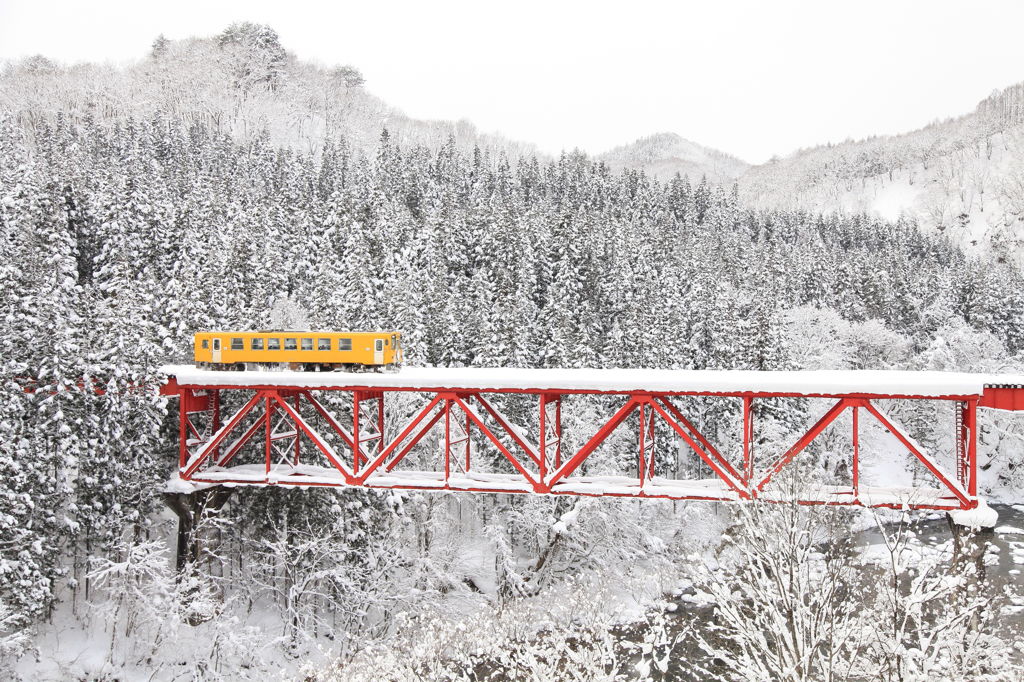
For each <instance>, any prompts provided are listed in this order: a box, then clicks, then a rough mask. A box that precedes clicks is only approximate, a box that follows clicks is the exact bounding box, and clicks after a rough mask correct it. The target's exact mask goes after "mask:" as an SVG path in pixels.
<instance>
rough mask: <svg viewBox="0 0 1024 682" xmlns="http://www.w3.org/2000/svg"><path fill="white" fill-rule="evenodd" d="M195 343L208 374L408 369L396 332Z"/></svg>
mask: <svg viewBox="0 0 1024 682" xmlns="http://www.w3.org/2000/svg"><path fill="white" fill-rule="evenodd" d="M194 343H195V351H194V352H195V363H196V366H197V367H201V368H203V369H217V370H239V371H244V370H250V371H251V370H281V369H289V370H296V371H305V372H331V371H385V370H395V369H398V368H400V367H401V365H402V335H401V333H399V332H396V331H389V332H325V331H315V332H299V331H257V332H230V331H202V332H197V333H196V334H195V340H194Z"/></svg>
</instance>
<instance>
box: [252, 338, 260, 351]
mask: <svg viewBox="0 0 1024 682" xmlns="http://www.w3.org/2000/svg"><path fill="white" fill-rule="evenodd" d="M249 347H250V348H251V349H252V350H263V339H253V340H252V342H251V343H250V344H249Z"/></svg>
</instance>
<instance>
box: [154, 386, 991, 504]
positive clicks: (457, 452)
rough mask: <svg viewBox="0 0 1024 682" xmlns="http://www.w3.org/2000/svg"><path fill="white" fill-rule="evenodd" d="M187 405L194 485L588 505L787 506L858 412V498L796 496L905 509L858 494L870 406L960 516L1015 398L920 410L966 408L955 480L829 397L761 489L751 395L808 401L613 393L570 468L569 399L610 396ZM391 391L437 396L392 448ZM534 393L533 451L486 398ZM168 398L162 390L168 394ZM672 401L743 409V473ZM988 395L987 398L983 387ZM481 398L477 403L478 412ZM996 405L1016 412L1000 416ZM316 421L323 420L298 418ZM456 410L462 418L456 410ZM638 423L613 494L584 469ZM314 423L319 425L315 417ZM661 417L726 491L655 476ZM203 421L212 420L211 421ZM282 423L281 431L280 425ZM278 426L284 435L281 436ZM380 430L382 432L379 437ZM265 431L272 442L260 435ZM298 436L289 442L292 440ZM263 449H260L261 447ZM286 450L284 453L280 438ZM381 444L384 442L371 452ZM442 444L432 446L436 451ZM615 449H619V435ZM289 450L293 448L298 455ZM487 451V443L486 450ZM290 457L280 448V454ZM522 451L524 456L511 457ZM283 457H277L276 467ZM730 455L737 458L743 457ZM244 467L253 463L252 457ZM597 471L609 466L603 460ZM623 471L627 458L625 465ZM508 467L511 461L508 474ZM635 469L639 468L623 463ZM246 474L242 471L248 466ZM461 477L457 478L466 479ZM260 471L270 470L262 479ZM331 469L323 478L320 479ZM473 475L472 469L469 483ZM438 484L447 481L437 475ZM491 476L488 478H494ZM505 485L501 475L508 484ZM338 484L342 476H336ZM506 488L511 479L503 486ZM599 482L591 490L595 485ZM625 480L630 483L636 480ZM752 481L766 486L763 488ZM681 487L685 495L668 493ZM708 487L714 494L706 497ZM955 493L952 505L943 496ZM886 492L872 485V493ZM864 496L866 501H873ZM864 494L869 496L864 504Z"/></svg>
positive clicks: (286, 397)
mask: <svg viewBox="0 0 1024 682" xmlns="http://www.w3.org/2000/svg"><path fill="white" fill-rule="evenodd" d="M167 386H168V387H173V388H174V390H175V392H176V396H177V397H178V398H179V405H180V412H179V439H180V443H179V458H178V459H179V470H180V471H179V475H180V477H181V478H182V479H184V480H186V481H193V482H196V483H209V484H214V485H216V484H233V485H267V484H275V485H292V486H361V487H367V488H387V489H402V490H438V489H449V490H459V491H470V492H486V493H494V492H503V493H527V494H531V493H533V494H535V493H544V494H554V495H577V496H585V497H595V496H602V497H637V498H650V499H693V500H720V501H735V500H741V499H749V498H752V497H755V496H758V497H762V498H764V499H770V500H771V501H779V499H780V498H779V496H778V492H777V491H775V490H774V488H772V489H769V485H770V484H771V481H772V478H773V477H774V476H776V475H777V474H779V472H781V471H782V470H783V469H785V468H786V467H787V466H788V465H789V464H790V463H791V462H792V461H793V460H794V459H795V458H796V457H797V456H798V455H799V454H800V453H801V452H802V451H803V450H805V449H806V448H807V447H808V446H809V445H810V444H811V443H812V442H814V441H815V440H816V439H817V438H818V437H819V436H820V435H821V434H822V433H823V432H824V431H825V429H827V428H828V427H829V425H830V424H832V423H833V422H834V421H835V420H836V419H837V418H838V417H839V415H840V414H841V413H842V412H843V411H844V410H846V409H847V408H850V409H851V411H852V418H853V434H852V446H853V448H852V449H853V453H852V467H851V476H852V489H850V490H848V491H842V490H840V491H835V490H832V491H831V492H829V493H828V494H827V495H825V496H818V497H814V496H811V495H809V496H808V497H807V498H806V499H799V500H797V501H799V502H800V503H801V504H809V505H817V504H822V505H830V506H831V505H848V504H872V505H873V506H883V507H893V508H898V507H901V506H904V505H903V504H902V503H896V502H892V501H891V500H889V499H886V498H884V497H881V498H877V499H875V500H874V501H872V500H871V499H870V495H871V494H872V493H869V492H866V491H868V490H870V489H867V488H864V487H863V482H862V481H861V456H862V453H861V440H860V434H859V427H860V421H859V418H860V408H862V407H863V408H865V409H866V410H867V411H868V413H870V414H871V415H872V416H873V417H875V419H877V420H878V422H879V423H880V424H881V425H882V426H883V427H885V428H886V429H888V430H889V431H890V432H891V433H892V434H893V436H894V437H895V438H897V439H898V440H899V441H900V442H901V443H902V444H903V445H904V447H906V449H907V450H908V452H909V453H910V454H912V455H913V456H914V457H915V458H917V459H918V460H919V461H921V462H922V464H924V466H925V467H926V469H927V470H928V471H929V472H930V473H931V474H932V475H933V476H934V478H935V481H936V482H937V483H938V484H940V486H941V487H940V489H939V490H937V491H935V490H933V493H932V494H933V497H932V498H930V499H929V500H925V501H923V502H922V503H920V504H913V503H911V504H910V506H912V507H915V508H928V509H956V508H971V507H973V506H975V505H976V504H977V408H978V407H991V406H994V405H993V402H999V401H1002V403H1000V404H1004V405H1005V404H1009V403H1007V400H1009V399H1008V398H1006V397H1005V396H1001V394H993V395H996V397H991V396H989V397H979V396H945V397H943V398H934V397H921V398H917V399H919V400H947V401H957V403H958V404H957V412H956V415H957V420H956V421H957V424H956V438H955V441H956V448H957V451H956V464H955V471H954V472H952V473H949V472H946V471H943V469H942V468H941V467H940V466H938V464H937V462H938V460H936V459H934V458H932V457H931V456H929V455H928V454H926V453H924V452H923V451H922V450H921V449H920V447H919V446H918V445H917V444H916V442H915V441H914V440H913V439H912V438H910V436H908V435H906V434H905V433H904V432H903V431H902V430H901V429H900V427H898V426H897V425H896V424H895V423H893V422H892V421H891V420H890V419H889V418H888V417H887V416H886V415H885V414H884V413H882V412H881V411H880V410H878V409H876V407H875V406H874V405H873V404H872V400H877V399H890V398H892V397H893V396H889V395H856V396H853V395H833V396H820V397H828V398H831V399H833V400H835V401H836V402H835V403H834V404H833V405H832V406H831V407H830V408H829V409H828V410H827V411H826V412H825V414H824V415H823V416H822V417H821V418H819V419H818V420H817V422H816V423H814V424H813V425H812V426H811V427H810V428H809V429H808V430H807V431H806V432H805V433H804V434H803V435H802V436H801V437H800V438H799V439H798V440H797V442H796V443H794V444H793V446H791V447H790V448H789V449H788V450H786V452H785V453H784V454H783V455H782V456H780V457H779V458H778V459H777V460H776V461H775V462H774V463H772V464H771V466H769V467H767V468H766V469H765V470H763V471H761V472H760V474H759V479H755V477H754V475H755V470H756V469H757V467H756V462H755V453H754V443H755V438H756V426H757V423H755V420H754V414H753V412H754V410H753V407H754V399H755V398H763V397H770V398H780V397H801V398H805V397H808V396H803V395H799V396H798V395H791V394H764V393H751V392H739V393H734V394H728V395H725V394H718V393H700V394H679V393H662V392H657V391H652V392H629V393H616V394H612V395H618V396H621V398H623V399H624V402H623V403H622V404H621V405H620V406H619V407H618V408H617V409H615V410H614V412H613V413H612V415H611V416H610V417H609V418H608V419H607V420H606V421H605V422H604V423H603V424H602V425H601V426H600V428H598V429H597V431H596V432H595V433H593V435H591V436H590V437H589V438H587V439H586V440H585V442H584V444H583V445H582V446H581V447H580V448H579V449H578V450H577V451H576V452H575V454H573V455H572V456H571V457H570V458H569V459H567V460H565V461H563V460H562V457H561V443H562V401H563V396H564V395H610V393H608V392H603V391H561V390H560V391H550V390H538V391H525V390H509V391H502V390H500V389H488V390H459V391H454V390H451V389H444V390H437V391H433V390H423V389H410V388H395V389H391V388H386V389H383V390H382V389H380V388H371V387H359V388H355V389H351V388H349V389H345V388H340V389H322V388H316V389H311V388H297V387H295V386H261V387H241V386H202V387H200V386H191V385H190V386H181V385H179V384H178V383H177V382H176V381H174V380H173V378H172V380H171V381H170V382H168V384H167ZM330 390H340V391H344V392H351V393H352V394H353V395H352V396H351V397H352V403H351V405H352V407H353V410H352V417H351V425H352V430H351V431H349V430H348V429H347V428H346V427H345V426H343V425H342V423H341V421H340V420H339V417H338V416H335V415H334V414H332V413H331V412H330V411H328V410H327V409H326V407H325V406H324V405H323V404H322V403H321V402H320V400H318V399H317V396H316V395H315V393H318V392H320V391H330ZM223 391H228V392H229V393H230V392H234V393H235V394H239V393H240V394H243V395H245V394H250V393H251V395H250V396H249V398H248V400H247V402H246V403H245V404H244V405H243V407H242V408H241V409H240V410H238V412H236V413H235V414H234V415H232V416H231V417H230V419H228V421H227V422H226V423H225V424H223V425H221V423H220V422H221V417H220V409H221V407H220V400H221V397H222V396H221V392H223ZM389 392H406V393H411V392H418V393H423V394H426V395H427V396H428V400H427V401H426V404H425V405H424V406H423V407H422V408H420V409H418V410H417V411H416V412H414V413H413V415H412V416H411V417H407V418H406V423H405V425H404V426H403V427H402V428H400V429H399V431H398V435H397V437H395V438H394V439H393V440H391V441H386V440H385V433H384V425H385V418H386V416H387V414H386V410H385V405H386V404H394V403H392V402H391V401H387V403H386V401H385V398H386V395H387V394H388V393H389ZM503 392H507V393H517V394H529V393H532V394H533V395H536V396H537V398H538V402H537V403H535V405H536V406H537V410H538V411H537V416H536V421H535V422H534V426H537V427H538V429H537V431H536V435H537V440H536V442H535V443H533V442H531V440H530V436H529V435H528V433H532V432H533V430H532V429H528V428H526V427H523V426H517V425H515V424H513V423H511V422H510V420H509V418H508V417H506V416H505V415H504V414H502V412H501V411H500V410H498V409H497V408H496V407H495V405H494V404H492V402H491V401H490V400H489V399H488V397H486V394H488V393H498V394H500V393H503ZM165 394H166V393H165ZM677 395H699V396H703V397H705V398H708V399H723V398H729V399H739V400H740V402H741V407H742V416H741V419H742V423H741V425H740V430H741V433H742V443H741V445H740V448H741V449H740V450H739V451H738V453H736V455H738V458H739V463H738V464H736V465H734V464H733V463H732V462H730V461H729V458H727V457H726V456H725V455H724V454H723V453H722V452H720V451H719V450H718V449H717V448H716V447H715V446H714V445H713V444H712V442H711V440H710V439H709V438H708V437H706V436H705V434H703V433H701V431H700V430H699V429H697V427H696V426H695V425H694V424H693V422H691V421H690V420H689V419H687V418H686V416H685V415H684V414H683V413H682V411H681V410H680V409H679V408H678V407H677V406H676V405H675V404H674V403H673V401H672V400H671V398H672V397H674V396H677ZM986 396H988V392H987V390H986ZM473 401H475V402H476V405H475V406H472V403H473ZM999 409H1007V408H1005V407H1000V408H999ZM304 411H305V412H307V413H308V414H309V416H311V417H313V418H314V421H308V420H307V419H306V418H304V417H303V416H302V413H303V412H304ZM460 411H461V414H459V412H460ZM634 411H636V412H637V413H638V425H637V426H638V429H637V430H636V431H633V432H632V435H631V436H629V438H631V439H632V442H633V446H634V447H637V452H636V456H635V459H634V460H633V461H635V462H636V477H635V479H633V478H630V477H619V478H618V479H615V481H624V482H622V483H615V482H612V483H611V484H609V485H604V484H603V483H601V482H600V480H598V479H593V478H588V477H586V476H579V475H577V472H578V471H579V470H580V468H581V467H582V466H583V464H584V463H585V462H586V461H587V459H588V458H589V457H590V456H591V455H593V453H594V452H595V451H596V450H597V449H598V448H599V447H600V446H601V445H602V444H606V443H608V442H610V441H609V438H610V437H611V435H612V434H613V433H615V432H616V430H617V429H620V427H621V426H622V424H623V423H624V422H625V421H626V420H627V419H629V418H630V417H631V415H632V414H633V412H634ZM317 416H319V417H320V421H316V420H315V417H317ZM442 418H444V419H445V427H444V429H443V433H442V434H440V438H441V439H442V440H441V442H440V443H439V445H443V447H444V455H443V462H442V463H441V466H442V470H441V471H439V472H437V473H435V474H431V473H430V472H408V471H403V472H396V473H392V472H393V471H394V470H395V469H396V468H397V467H398V465H399V464H400V463H401V462H402V461H403V460H404V459H405V458H406V456H407V455H409V454H410V453H411V452H412V451H413V450H414V449H415V448H416V447H417V445H419V444H420V443H422V442H423V441H424V439H425V438H426V437H427V436H428V434H430V433H431V432H432V431H433V430H434V428H435V427H436V426H437V423H438V422H439V421H440V420H441V419H442ZM659 418H660V420H661V421H664V423H665V424H667V425H668V427H669V429H670V430H666V431H665V432H664V433H666V434H669V435H671V436H673V437H678V438H679V439H680V440H681V441H682V442H684V443H686V445H687V446H688V447H689V448H690V449H692V450H693V451H694V453H695V454H696V455H697V456H698V457H699V458H700V459H701V460H702V461H703V462H704V463H706V464H707V465H708V467H709V468H710V469H711V471H712V472H713V473H714V476H715V477H716V478H717V482H716V481H715V480H714V479H713V480H712V481H710V482H709V481H704V482H700V481H697V482H693V483H695V484H699V485H702V486H704V487H705V488H706V492H704V491H703V490H702V489H701V488H699V487H696V486H690V487H686V485H685V484H686V482H685V481H684V482H677V481H673V480H670V479H666V478H664V477H659V476H657V469H658V468H659V464H658V461H657V448H656V446H657V445H658V443H659V441H658V440H656V437H657V436H658V433H659V428H661V427H658V426H657V424H658V423H659ZM207 419H208V421H205V420H207ZM275 422H277V423H278V426H277V429H278V430H277V431H275V430H274V428H275V427H274V423H275ZM282 425H283V426H282ZM292 425H294V429H292ZM371 425H372V426H373V427H375V428H376V433H373V432H372V430H369V429H371V428H372V427H371ZM364 430H365V433H364ZM261 432H262V434H263V435H261ZM331 432H333V433H335V434H336V435H337V437H338V438H340V439H341V441H342V442H343V443H344V444H345V446H347V448H349V449H350V451H351V455H352V457H351V463H352V469H351V470H350V469H348V467H347V465H346V464H343V463H342V462H341V460H340V459H339V457H338V456H336V455H337V453H335V451H334V449H333V448H332V447H331V446H330V445H329V444H328V441H327V440H326V439H325V436H327V435H329V434H330V433H331ZM477 435H479V436H480V440H478V441H477V444H478V445H481V448H482V449H489V448H491V447H493V449H494V450H496V451H497V452H498V453H500V454H501V456H502V457H501V458H499V461H501V460H503V461H506V462H508V465H509V466H510V467H511V470H512V471H514V473H502V474H488V473H487V469H486V467H485V468H484V469H481V468H480V465H479V463H477V464H476V465H474V464H473V461H472V460H473V459H474V457H476V456H477V453H476V450H477V448H473V447H472V442H473V441H472V439H473V438H475V437H476V436H477ZM303 436H304V437H305V439H308V440H309V442H310V443H312V445H313V446H314V447H315V450H316V451H319V452H320V453H322V454H323V455H324V456H325V457H326V458H327V460H328V461H329V462H330V464H331V466H332V467H333V471H335V472H336V473H333V474H330V472H331V471H332V469H331V468H324V467H322V466H319V467H318V466H310V465H308V464H307V466H303V461H302V459H303V456H304V454H305V453H303V451H302V447H301V440H302V438H303ZM229 437H231V438H233V439H234V441H233V442H232V443H231V444H230V445H228V446H227V448H226V450H225V451H223V454H221V453H222V447H224V445H225V443H227V442H228V441H227V439H228V438H229ZM288 438H294V439H295V441H294V444H292V443H287V442H286V439H288ZM261 440H262V441H263V442H262V443H260V441H261ZM279 441H281V442H284V444H283V445H282V446H276V447H277V448H278V449H277V450H275V449H274V448H275V446H274V443H275V442H279ZM374 441H376V443H374ZM434 442H437V441H434ZM615 442H620V443H621V442H622V441H621V436H617V437H616V439H615ZM249 443H253V444H262V445H263V448H262V455H263V456H262V458H261V459H262V460H263V461H262V462H261V463H260V464H261V465H262V466H259V465H257V466H259V469H258V470H257V471H258V472H259V473H256V474H255V476H254V474H253V470H252V469H251V468H249V469H245V468H244V467H246V466H251V465H246V464H245V463H244V461H243V462H242V463H241V464H239V463H238V460H240V459H243V460H244V459H245V458H242V457H239V455H240V453H242V452H243V451H244V452H248V450H244V448H245V446H246V445H247V444H249ZM292 446H294V449H293V450H289V448H290V447H292ZM484 446H486V447H484ZM282 447H283V448H284V450H282V449H281V448H282ZM516 450H519V451H521V452H516ZM275 453H276V454H277V460H276V461H275ZM736 455H734V456H736ZM246 457H250V456H249V455H246ZM602 461H605V460H604V459H602ZM620 461H621V460H620ZM501 466H504V465H501ZM624 466H627V467H629V468H630V469H631V468H632V465H628V464H624ZM239 467H242V468H241V469H240V468H239ZM460 469H461V472H460V471H459V470H460ZM236 470H237V471H246V472H247V473H246V474H245V475H244V476H242V475H238V476H233V475H232V474H231V472H232V471H236ZM260 470H262V471H260ZM317 472H328V473H317ZM471 472H472V473H471ZM430 476H442V477H443V479H441V478H433V479H432V478H430ZM488 476H491V478H488ZM503 477H504V478H503ZM332 479H334V480H332ZM506 480H507V481H508V482H507V483H505V482H503V481H506ZM595 481H596V482H595ZM630 481H633V482H632V483H630ZM755 481H758V482H757V483H756V484H754V483H755ZM673 486H676V487H675V488H673ZM708 486H710V487H708ZM946 491H948V493H949V494H948V495H947V494H946ZM876 492H877V489H876ZM864 496H867V497H864ZM862 497H864V499H862Z"/></svg>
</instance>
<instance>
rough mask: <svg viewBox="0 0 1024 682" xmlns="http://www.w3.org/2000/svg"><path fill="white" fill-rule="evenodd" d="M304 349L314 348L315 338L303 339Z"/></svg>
mask: <svg viewBox="0 0 1024 682" xmlns="http://www.w3.org/2000/svg"><path fill="white" fill-rule="evenodd" d="M302 350H313V339H302Z"/></svg>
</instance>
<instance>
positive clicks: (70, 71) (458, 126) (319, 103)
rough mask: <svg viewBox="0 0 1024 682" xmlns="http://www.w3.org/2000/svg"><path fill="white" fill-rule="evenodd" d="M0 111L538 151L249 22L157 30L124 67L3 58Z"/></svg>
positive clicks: (322, 140)
mask: <svg viewBox="0 0 1024 682" xmlns="http://www.w3.org/2000/svg"><path fill="white" fill-rule="evenodd" d="M0 111H3V112H6V113H9V114H11V115H13V116H14V117H15V118H17V119H18V120H20V121H21V122H22V123H24V124H25V125H27V127H28V128H29V129H30V130H38V128H39V126H41V125H43V124H52V123H53V122H54V121H55V120H56V118H57V116H58V115H60V117H61V118H62V119H63V120H64V121H65V122H70V123H72V124H81V123H83V122H86V121H90V122H91V121H96V122H99V123H103V124H123V123H124V122H126V121H139V120H163V121H165V122H166V121H170V120H182V121H185V122H187V123H189V124H194V123H202V124H204V125H205V126H207V127H208V128H209V129H210V130H212V131H214V132H216V133H226V134H229V135H231V136H232V138H233V139H235V140H236V141H238V142H241V143H248V142H252V141H253V140H256V139H261V140H263V141H265V142H267V143H270V144H271V145H273V146H282V147H288V148H291V149H293V150H295V151H296V152H299V153H312V154H319V153H321V152H322V151H323V149H324V147H325V146H329V145H334V146H337V145H338V144H339V143H340V142H341V141H342V140H344V144H345V145H346V147H347V148H348V149H349V150H351V151H356V152H364V153H372V152H373V150H374V149H376V146H377V143H378V141H379V138H380V134H381V130H382V129H384V128H386V129H387V130H388V131H389V133H390V138H391V140H392V141H394V142H396V143H398V144H401V145H410V146H415V145H423V146H425V147H427V148H429V149H438V148H440V147H441V146H442V145H444V144H446V143H447V142H448V140H449V138H451V139H454V141H455V144H456V147H457V148H458V149H460V150H462V151H470V150H472V148H473V147H474V146H479V147H480V148H481V149H482V150H484V151H495V152H498V151H500V152H505V153H506V154H508V156H509V157H510V158H512V159H516V158H520V157H523V156H535V155H537V152H536V149H535V148H534V146H533V145H531V144H527V143H522V142H516V141H512V140H508V139H506V138H504V137H501V136H500V135H491V134H484V133H480V132H479V131H478V130H477V129H476V127H475V126H474V125H473V124H472V123H470V122H469V121H466V120H459V121H430V120H420V119H414V118H410V117H409V116H406V115H405V114H404V113H402V112H401V111H399V110H398V109H396V108H394V107H392V106H391V105H389V104H388V103H386V102H384V101H383V100H381V99H380V98H379V97H376V96H375V95H373V94H372V93H371V92H370V91H369V90H368V89H367V88H366V87H365V81H364V78H363V76H362V74H361V73H360V71H359V70H358V69H356V68H355V67H352V66H347V65H344V66H331V67H325V66H322V65H318V64H314V63H311V62H303V61H301V60H299V59H298V58H296V57H295V55H293V54H291V53H289V52H287V51H286V50H285V48H284V46H282V45H281V43H280V40H279V37H278V35H277V33H276V32H275V31H274V30H273V29H272V28H270V27H269V26H264V25H260V24H252V23H248V22H244V23H238V24H233V25H231V26H230V27H228V28H227V29H225V30H224V31H223V32H222V33H220V34H218V35H216V36H213V37H209V38H189V39H185V40H168V39H166V38H164V37H163V36H160V37H158V38H157V39H156V41H155V42H154V43H153V46H152V49H151V51H150V53H149V54H148V55H146V56H145V58H143V59H141V60H139V61H137V62H135V63H131V64H128V65H126V66H124V67H118V66H113V65H111V64H96V63H83V64H74V65H70V66H66V65H61V64H58V63H56V62H53V61H52V60H50V59H47V58H46V57H43V56H34V57H29V58H26V59H23V60H21V61H18V62H14V63H10V64H7V65H5V66H3V68H2V69H0Z"/></svg>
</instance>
